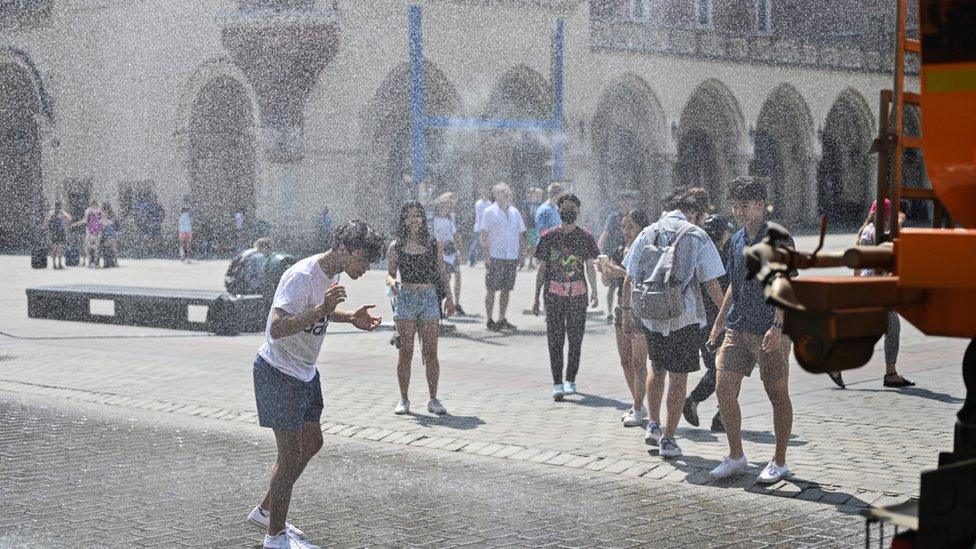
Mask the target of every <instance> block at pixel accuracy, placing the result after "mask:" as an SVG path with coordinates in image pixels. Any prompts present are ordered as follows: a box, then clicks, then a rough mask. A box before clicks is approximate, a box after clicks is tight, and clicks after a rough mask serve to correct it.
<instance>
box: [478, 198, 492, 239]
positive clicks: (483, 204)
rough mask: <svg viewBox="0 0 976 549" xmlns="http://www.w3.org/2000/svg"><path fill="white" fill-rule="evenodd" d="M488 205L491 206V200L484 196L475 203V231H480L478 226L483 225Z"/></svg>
mask: <svg viewBox="0 0 976 549" xmlns="http://www.w3.org/2000/svg"><path fill="white" fill-rule="evenodd" d="M488 206H491V200H487V199H484V198H482V199H480V200H478V201H477V202H475V203H474V232H478V230H479V229H478V227H479V226H481V218H482V216H484V215H485V210H487V209H488Z"/></svg>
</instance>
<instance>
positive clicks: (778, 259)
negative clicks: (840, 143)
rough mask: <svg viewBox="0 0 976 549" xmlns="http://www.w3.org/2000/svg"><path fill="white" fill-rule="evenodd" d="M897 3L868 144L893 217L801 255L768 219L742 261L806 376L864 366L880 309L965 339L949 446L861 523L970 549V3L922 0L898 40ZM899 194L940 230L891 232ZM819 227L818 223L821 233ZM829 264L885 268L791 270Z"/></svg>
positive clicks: (974, 312) (975, 274)
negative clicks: (862, 242) (914, 162)
mask: <svg viewBox="0 0 976 549" xmlns="http://www.w3.org/2000/svg"><path fill="white" fill-rule="evenodd" d="M895 1H896V2H897V3H898V9H899V11H898V19H897V33H896V44H897V47H896V63H895V82H894V86H893V89H892V90H889V91H885V92H882V107H881V135H879V137H878V139H877V140H876V141H875V150H876V151H877V152H878V156H879V162H878V164H879V170H878V171H879V177H878V193H877V198H878V204H883V203H884V200H885V199H889V200H890V201H891V204H892V206H893V207H892V208H891V209H892V212H891V217H890V218H889V219H887V220H886V219H884V217H885V216H883V215H879V216H878V223H877V235H876V238H877V241H876V244H877V245H876V246H864V247H857V248H851V249H848V250H843V251H832V252H822V251H821V250H820V248H818V249H817V250H815V251H813V252H801V251H797V250H794V249H791V248H789V247H787V246H785V245H783V244H781V242H782V241H783V240H782V239H783V237H784V236H786V235H787V234H788V233H786V231H785V230H784V229H782V228H781V227H778V226H775V225H771V227H770V231H769V234H768V235H767V237H766V239H765V240H764V241H763V242H761V243H760V244H757V245H755V246H753V247H751V248H749V249H747V250H746V257H747V262H748V265H749V268H750V275H751V276H755V277H757V278H758V279H759V280H760V281H761V282H762V283H763V284H764V285H765V292H766V297H767V301H768V302H769V303H771V304H773V305H776V306H778V307H781V308H782V309H784V311H785V317H784V328H783V329H784V331H785V332H786V333H787V334H788V335H789V336H790V337H791V338H792V340H793V342H794V352H795V355H796V358H797V361H798V362H799V363H800V365H801V366H802V367H803V368H804V369H805V370H807V371H809V372H813V373H826V372H828V371H839V370H844V369H849V368H857V367H860V366H863V365H864V364H866V363H867V362H868V360H869V359H870V358H871V354H872V352H873V349H874V346H875V344H876V343H877V342H878V340H879V339H880V337H881V336H882V335H883V334H884V333H885V330H886V329H887V322H886V316H885V315H886V310H887V309H892V308H893V309H895V310H897V311H898V313H899V314H900V315H902V316H903V317H904V318H905V319H907V320H908V321H909V322H911V323H912V324H913V325H915V326H916V327H917V328H918V329H919V330H921V331H922V332H924V333H925V334H928V335H937V336H949V337H962V338H968V339H970V344H969V347H968V349H967V350H966V353H965V356H964V357H963V360H962V363H963V368H962V369H963V382H964V384H965V387H966V400H965V403H964V404H963V407H962V409H961V410H959V413H958V414H957V421H956V425H955V440H954V447H953V449H952V451H951V452H943V453H941V454H940V456H939V461H938V463H939V467H938V468H937V469H935V470H932V471H926V472H924V473H922V476H921V490H920V498H919V499H918V500H917V501H908V502H906V503H904V504H901V505H897V506H893V507H890V508H876V509H871V510H870V511H868V512H867V513H866V517H867V520H868V522H869V525H868V526H870V523H872V522H877V523H879V529H881V532H882V533H883V524H884V523H894V524H895V525H896V527H897V526H901V527H904V528H907V530H908V531H907V532H903V533H902V535H901V536H900V537H899V538H898V539H896V540H895V543H893V545H892V546H893V547H895V546H897V547H940V548H941V547H966V548H971V547H976V0H920V2H919V10H920V17H919V21H920V26H919V35H918V38H917V39H915V38H909V37H908V36H907V35H906V25H905V21H906V12H907V7H906V0H895ZM908 55H920V56H921V65H920V66H921V69H920V74H919V76H920V84H921V90H920V92H910V91H907V90H905V85H904V76H905V67H906V56H908ZM906 106H907V107H911V106H914V107H917V108H919V109H920V110H921V113H922V131H921V135H920V136H917V135H915V136H913V135H906V134H905V133H904V124H903V116H904V108H906ZM889 114H890V116H889ZM909 148H921V149H923V150H924V158H925V165H926V169H927V173H928V176H929V179H930V180H931V182H932V189H931V190H925V189H922V190H920V189H907V188H904V187H902V185H901V177H900V176H901V160H902V154H903V151H904V150H905V149H909ZM889 162H890V164H889ZM901 199H929V200H932V201H933V202H934V203H935V208H934V211H935V212H936V215H935V216H934V217H935V220H934V221H935V225H937V226H935V227H933V228H930V229H904V230H899V227H898V224H897V223H892V222H891V221H892V220H895V219H897V215H898V207H899V205H900V202H901ZM879 209H880V208H879ZM886 222H887V223H886ZM886 224H887V226H888V227H890V229H889V230H887V231H886V230H885V225H886ZM825 231H826V219H825V220H824V221H823V222H822V224H821V235H823V234H824V233H825ZM822 242H823V238H822V237H821V245H822ZM837 266H847V267H850V268H852V269H864V268H873V269H878V270H880V271H884V272H888V273H891V275H890V276H888V275H886V276H874V277H844V278H838V277H816V276H800V277H799V278H795V279H792V278H791V277H790V276H789V273H790V272H792V271H793V269H801V270H802V269H812V268H818V267H837ZM868 532H870V529H869V530H868ZM869 536H870V533H869Z"/></svg>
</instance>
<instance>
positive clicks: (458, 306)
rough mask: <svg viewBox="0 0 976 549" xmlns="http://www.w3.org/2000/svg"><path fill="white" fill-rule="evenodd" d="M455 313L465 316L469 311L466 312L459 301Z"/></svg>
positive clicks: (455, 306)
mask: <svg viewBox="0 0 976 549" xmlns="http://www.w3.org/2000/svg"><path fill="white" fill-rule="evenodd" d="M454 314H455V315H456V316H465V315H466V314H467V313H465V312H464V309H463V308H462V307H461V304H460V303H458V304H456V305H454Z"/></svg>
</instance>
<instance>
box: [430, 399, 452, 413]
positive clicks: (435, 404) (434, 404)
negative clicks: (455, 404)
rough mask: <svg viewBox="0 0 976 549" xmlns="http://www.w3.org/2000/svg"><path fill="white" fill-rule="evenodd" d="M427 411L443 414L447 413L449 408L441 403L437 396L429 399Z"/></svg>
mask: <svg viewBox="0 0 976 549" xmlns="http://www.w3.org/2000/svg"><path fill="white" fill-rule="evenodd" d="M427 411H428V412H430V413H432V414H437V415H439V416H443V415H445V414H446V413H447V408H445V407H444V405H443V404H441V401H439V400H437V399H436V398H432V399H430V400H428V401H427Z"/></svg>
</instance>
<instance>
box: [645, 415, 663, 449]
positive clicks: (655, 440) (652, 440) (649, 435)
mask: <svg viewBox="0 0 976 549" xmlns="http://www.w3.org/2000/svg"><path fill="white" fill-rule="evenodd" d="M663 436H664V434H663V433H661V426H660V425H658V424H657V422H656V421H648V422H647V431H645V432H644V444H647V445H650V446H660V445H661V437H663Z"/></svg>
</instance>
